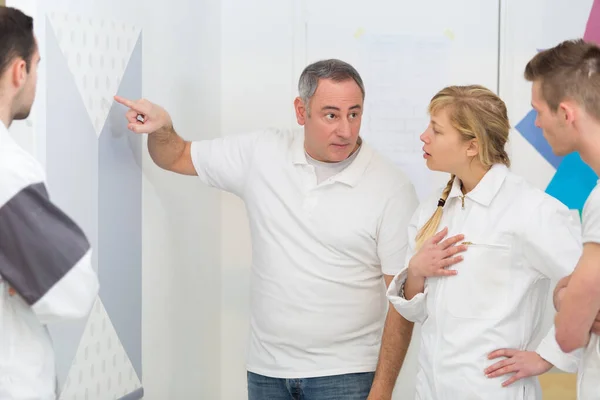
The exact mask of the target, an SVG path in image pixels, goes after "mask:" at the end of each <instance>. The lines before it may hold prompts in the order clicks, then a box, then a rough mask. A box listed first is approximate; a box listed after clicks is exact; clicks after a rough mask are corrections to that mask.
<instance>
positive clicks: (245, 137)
mask: <svg viewBox="0 0 600 400" xmlns="http://www.w3.org/2000/svg"><path fill="white" fill-rule="evenodd" d="M264 135H265V133H264V132H252V133H246V134H235V135H229V136H225V137H221V138H217V139H212V140H201V141H196V142H192V145H191V156H192V163H193V164H194V168H195V169H196V172H197V174H198V177H199V178H200V180H201V181H202V182H204V183H205V184H207V185H209V186H212V187H216V188H219V189H222V190H225V191H227V192H231V193H233V194H236V195H238V196H242V195H243V192H244V187H245V183H246V178H247V176H248V172H249V171H250V167H251V165H252V161H253V158H254V154H255V152H256V146H257V144H258V143H259V142H260V139H261V138H262V137H264Z"/></svg>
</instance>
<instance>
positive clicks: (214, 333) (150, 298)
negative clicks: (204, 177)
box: [9, 0, 221, 400]
mask: <svg viewBox="0 0 600 400" xmlns="http://www.w3.org/2000/svg"><path fill="white" fill-rule="evenodd" d="M9 5H13V6H16V7H22V8H24V10H25V11H28V12H29V13H30V14H31V15H32V16H34V17H35V24H36V32H38V37H39V38H40V39H41V41H40V48H41V49H42V58H43V57H44V54H43V49H44V43H43V32H44V27H45V13H46V12H50V11H55V12H67V11H68V12H71V13H77V14H81V15H83V16H96V17H99V18H107V19H114V20H117V21H127V22H128V23H129V24H134V25H137V26H139V27H141V28H142V30H143V34H142V35H143V66H144V67H143V77H142V81H143V95H144V97H146V98H148V99H151V100H153V101H155V102H158V103H159V104H161V105H163V106H164V107H165V108H167V109H168V110H169V111H170V112H171V115H172V117H173V119H174V121H175V127H176V129H177V130H178V131H179V132H180V133H181V134H182V135H184V136H185V137H186V138H188V139H193V140H197V139H208V138H212V137H216V136H219V135H220V132H221V128H220V123H221V121H220V36H221V33H220V21H221V18H220V14H221V7H220V2H219V1H217V0H195V1H188V0H172V1H170V2H169V3H168V4H167V3H166V2H164V1H159V0H144V1H141V0H53V1H51V2H49V1H45V0H37V1H35V0H14V1H12V2H9ZM41 72H42V73H41V76H40V83H39V88H38V98H37V101H36V105H35V109H34V113H33V114H34V115H33V116H36V115H37V116H38V118H39V119H38V121H43V120H44V118H43V109H44V107H43V106H44V97H45V96H44V95H45V92H44V89H45V84H44V83H45V79H52V77H51V76H48V77H46V76H45V73H44V72H45V71H44V69H43V64H42V67H41ZM24 124H25V123H17V124H15V127H14V130H13V134H14V135H15V136H17V137H19V141H20V142H21V143H22V144H23V145H24V146H25V147H26V148H27V149H29V150H30V151H31V152H32V153H33V154H35V155H36V156H37V158H38V159H39V160H40V161H41V162H42V163H43V162H44V154H45V131H44V129H43V124H38V125H36V129H35V132H31V130H30V129H29V130H28V129H27V127H26V125H24ZM23 131H24V132H25V133H26V135H21V134H20V133H21V132H23ZM143 174H144V176H143V204H141V205H140V206H141V207H143V242H142V243H143V253H142V257H143V277H142V279H143V283H142V291H143V312H142V331H143V338H142V352H143V384H144V388H145V392H146V395H145V398H147V399H157V400H163V399H169V398H177V399H180V398H190V396H192V397H195V398H206V399H217V398H220V394H219V392H220V384H219V382H220V379H219V375H220V368H219V365H220V349H219V343H220V336H219V333H220V314H221V310H220V283H219V282H220V280H221V275H220V270H219V265H220V262H221V260H220V257H221V254H220V250H219V249H220V231H221V226H220V208H221V205H220V203H221V199H220V194H219V193H218V192H217V191H215V190H211V189H208V188H206V187H204V186H202V185H201V184H200V183H199V182H197V181H196V180H195V179H193V178H185V177H179V176H175V175H173V174H170V173H166V172H164V171H162V170H159V169H158V168H157V167H156V166H155V165H154V164H153V163H152V161H151V160H150V158H149V157H148V155H147V152H146V151H144V160H143Z"/></svg>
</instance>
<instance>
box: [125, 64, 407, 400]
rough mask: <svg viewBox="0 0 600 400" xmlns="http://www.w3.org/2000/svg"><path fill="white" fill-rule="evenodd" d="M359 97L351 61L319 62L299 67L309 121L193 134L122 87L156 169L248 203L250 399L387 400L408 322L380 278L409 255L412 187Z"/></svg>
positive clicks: (301, 115)
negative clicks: (365, 130) (283, 127)
mask: <svg viewBox="0 0 600 400" xmlns="http://www.w3.org/2000/svg"><path fill="white" fill-rule="evenodd" d="M364 96H365V91H364V87H363V83H362V79H361V78H360V76H359V74H358V72H356V70H355V69H354V68H353V67H352V66H350V65H348V64H347V63H345V62H342V61H340V60H323V61H319V62H316V63H314V64H311V65H309V66H308V67H306V68H305V70H304V71H303V72H302V74H301V76H300V80H299V97H297V98H296V99H295V102H294V107H295V110H296V117H297V121H298V124H299V125H301V126H303V127H304V132H291V131H289V132H288V131H278V130H264V131H257V132H251V133H247V134H241V135H233V136H228V137H224V138H218V139H214V140H204V141H196V142H188V141H185V140H183V139H182V138H181V137H180V136H179V135H178V134H177V133H176V132H175V129H174V128H173V125H172V122H171V118H170V117H169V114H168V113H167V112H166V111H165V110H164V109H162V108H161V107H159V106H157V105H154V104H152V103H150V102H148V101H147V100H144V99H142V100H138V101H130V100H127V99H123V98H120V97H116V100H117V101H118V102H120V103H122V104H124V105H125V106H127V107H129V108H130V110H129V111H128V113H127V118H128V121H129V125H128V126H129V129H131V130H132V131H134V132H137V133H149V134H150V135H149V138H148V149H149V152H150V155H151V157H152V159H153V160H154V161H155V163H156V164H157V165H158V166H160V167H162V168H164V169H166V170H169V171H173V172H177V173H180V174H187V175H198V177H199V178H200V180H201V181H202V182H204V183H205V184H208V185H211V186H214V187H217V188H220V189H223V190H226V191H229V192H231V193H234V194H236V195H238V196H239V197H241V198H242V199H243V200H244V202H245V204H246V210H247V213H248V218H249V220H250V230H251V236H252V250H253V254H252V258H253V259H252V267H251V285H252V286H251V289H250V291H251V299H250V301H251V305H250V310H251V311H250V313H251V315H250V338H249V349H248V350H249V351H248V360H247V370H248V375H247V376H248V398H249V399H251V400H263V399H270V400H279V399H281V400H283V399H286V400H288V399H304V400H317V399H318V400H334V399H336V400H337V399H339V400H354V399H356V400H358V399H366V398H367V397H368V398H369V399H372V400H375V399H388V400H389V399H391V396H392V391H393V388H394V384H395V382H396V378H397V376H398V373H399V370H400V368H401V366H402V363H403V360H404V357H405V354H406V350H407V348H408V344H409V342H410V338H411V333H412V323H409V322H408V321H406V320H405V319H404V318H402V317H401V316H400V315H399V314H398V313H397V312H396V311H395V310H394V308H393V307H389V311H386V306H387V304H388V303H387V299H386V296H385V286H384V283H385V284H389V282H390V281H391V279H392V278H393V276H394V275H395V274H396V273H397V272H398V271H399V266H401V265H402V263H403V261H404V258H405V255H406V248H407V237H406V229H407V226H408V221H409V220H410V216H411V215H412V213H413V212H414V210H415V209H416V207H417V197H416V193H415V190H414V188H413V186H412V184H411V183H410V182H409V180H408V179H407V177H406V176H405V175H404V174H402V173H401V172H400V171H399V170H398V169H397V168H396V167H395V166H393V165H392V164H391V163H390V162H388V161H387V160H385V159H384V158H383V157H382V156H380V155H379V154H378V153H377V152H375V151H374V149H372V148H371V147H370V146H369V145H368V144H367V143H366V142H364V141H362V140H361V138H360V136H359V131H360V125H361V117H362V112H363V102H364ZM139 114H141V116H140V115H139ZM386 312H387V318H386ZM384 320H385V327H384ZM382 329H383V336H382ZM380 347H381V351H379V349H380ZM378 353H379V359H378ZM375 371H376V372H375Z"/></svg>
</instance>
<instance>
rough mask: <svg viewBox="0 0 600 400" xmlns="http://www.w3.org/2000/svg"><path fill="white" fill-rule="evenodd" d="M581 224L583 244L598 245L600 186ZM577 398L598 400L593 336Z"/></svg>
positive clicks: (599, 358) (597, 343)
mask: <svg viewBox="0 0 600 400" xmlns="http://www.w3.org/2000/svg"><path fill="white" fill-rule="evenodd" d="M599 183H600V181H599ZM582 222H583V244H584V245H585V244H586V243H600V186H599V185H598V184H596V187H595V188H594V190H592V192H591V193H590V195H589V196H588V198H587V200H586V202H585V205H584V206H583V215H582ZM577 398H578V399H579V400H597V399H600V338H599V337H598V335H595V334H591V337H590V341H589V343H588V345H587V346H586V348H585V349H584V350H583V357H582V360H581V367H580V370H579V373H578V376H577Z"/></svg>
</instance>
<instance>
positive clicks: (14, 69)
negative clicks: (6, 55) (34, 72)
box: [8, 58, 27, 88]
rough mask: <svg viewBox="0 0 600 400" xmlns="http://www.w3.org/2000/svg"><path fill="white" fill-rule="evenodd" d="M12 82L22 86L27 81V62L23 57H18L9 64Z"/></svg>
mask: <svg viewBox="0 0 600 400" xmlns="http://www.w3.org/2000/svg"><path fill="white" fill-rule="evenodd" d="M8 73H9V74H10V76H11V80H12V84H13V85H14V86H15V87H16V88H20V87H21V86H23V85H24V84H25V82H26V81H27V63H26V62H25V60H23V59H22V58H16V59H14V60H13V61H11V63H10V64H9V66H8Z"/></svg>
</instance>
